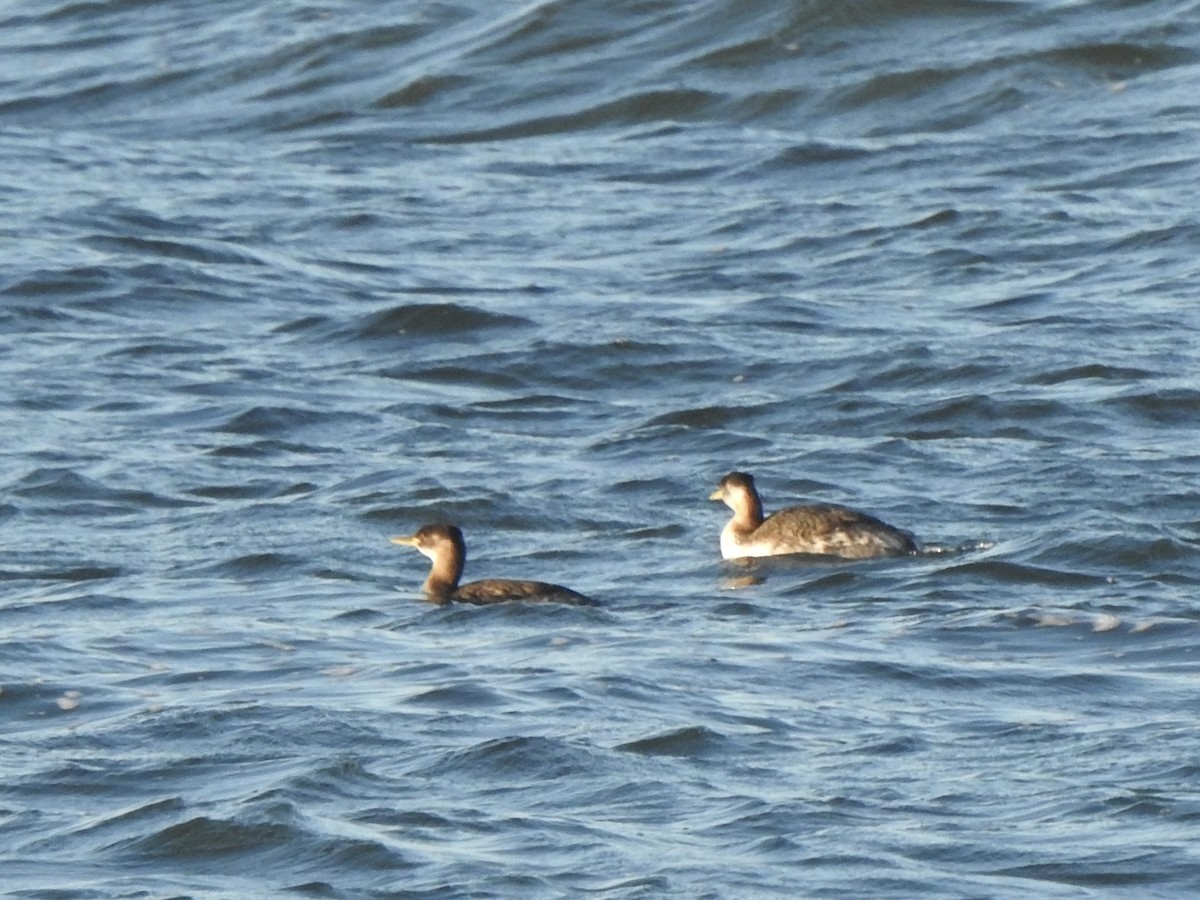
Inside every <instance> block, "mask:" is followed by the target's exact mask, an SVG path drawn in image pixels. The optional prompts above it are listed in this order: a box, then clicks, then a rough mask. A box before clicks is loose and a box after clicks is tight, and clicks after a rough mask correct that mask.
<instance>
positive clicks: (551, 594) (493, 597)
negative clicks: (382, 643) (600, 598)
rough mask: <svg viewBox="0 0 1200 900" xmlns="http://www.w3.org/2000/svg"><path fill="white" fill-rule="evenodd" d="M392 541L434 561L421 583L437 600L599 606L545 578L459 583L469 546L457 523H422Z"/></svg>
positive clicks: (426, 594) (475, 602)
mask: <svg viewBox="0 0 1200 900" xmlns="http://www.w3.org/2000/svg"><path fill="white" fill-rule="evenodd" d="M392 543H393V544H401V545H403V546H406V547H415V548H416V549H417V550H418V551H420V552H421V553H422V554H424V555H425V556H427V557H429V559H431V560H432V561H433V565H432V566H431V567H430V570H429V577H428V578H426V579H425V583H424V584H423V585H422V586H421V589H422V590H423V591H424V593H425V596H426V597H428V598H429V599H430V600H431V601H433V602H434V603H450V602H457V603H471V604H474V605H476V606H481V605H486V604H489V603H504V602H507V601H510V600H525V601H528V602H533V603H568V604H571V605H574V606H598V605H599V604H598V603H596V601H595V600H593V599H591V598H590V597H585V596H584V595H583V594H580V593H578V592H577V591H573V590H571V589H570V588H565V587H563V586H562V585H559V584H549V583H547V582H544V581H517V580H513V579H509V578H485V579H483V580H482V581H471V582H468V583H467V584H463V585H460V584H459V583H458V582H459V579H460V578H462V571H463V565H464V564H465V563H466V561H467V545H466V542H465V541H464V540H463V535H462V531H461V530H460V529H459V528H458V527H457V526H455V525H443V524H433V525H422V526H421V527H420V528H419V529H417V532H416V533H415V534H412V535H405V536H401V537H394V538H392Z"/></svg>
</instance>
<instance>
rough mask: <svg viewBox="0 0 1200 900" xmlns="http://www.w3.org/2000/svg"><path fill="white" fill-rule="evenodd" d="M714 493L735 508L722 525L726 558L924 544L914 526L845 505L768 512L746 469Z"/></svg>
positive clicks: (866, 553)
mask: <svg viewBox="0 0 1200 900" xmlns="http://www.w3.org/2000/svg"><path fill="white" fill-rule="evenodd" d="M709 499H710V500H720V501H722V502H723V503H725V505H726V506H728V507H729V508H730V509H732V510H733V518H732V519H730V520H729V522H728V523H726V525H725V528H724V529H722V531H721V556H722V557H723V558H725V559H740V558H743V557H753V556H780V555H783V554H789V553H813V554H821V555H826V556H840V557H842V558H844V559H870V558H873V557H879V556H904V555H907V554H911V553H916V552H917V549H918V545H917V541H916V539H915V538H914V537H913V536H912V535H911V534H909V533H908V532H906V531H901V530H900V529H898V528H893V527H892V526H891V525H888V524H887V523H886V522H882V521H880V520H879V519H877V518H875V517H874V516H870V515H867V514H866V513H863V512H859V511H858V510H854V509H848V508H847V507H844V506H833V505H811V506H792V507H788V508H787V509H781V510H779V511H778V512H776V513H773V514H772V515H770V516H768V517H766V518H764V517H763V511H762V501H761V500H760V499H759V496H758V489H757V488H756V487H755V486H754V479H753V477H751V476H750V475H747V474H746V473H744V472H731V473H729V474H728V475H726V476H725V477H724V478H722V479H721V483H720V486H719V487H718V488H717V490H716V491H714V492H713V493H712V495H711V496H710V497H709Z"/></svg>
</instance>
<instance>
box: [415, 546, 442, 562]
mask: <svg viewBox="0 0 1200 900" xmlns="http://www.w3.org/2000/svg"><path fill="white" fill-rule="evenodd" d="M417 550H418V552H419V553H420V554H421V555H422V556H427V557H429V558H430V559H437V552H436V551H435V550H434V549H433V548H432V547H418V548H417Z"/></svg>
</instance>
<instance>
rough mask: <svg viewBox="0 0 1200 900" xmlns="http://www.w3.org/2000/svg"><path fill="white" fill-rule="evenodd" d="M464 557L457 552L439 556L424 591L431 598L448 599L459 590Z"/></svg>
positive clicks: (426, 581)
mask: <svg viewBox="0 0 1200 900" xmlns="http://www.w3.org/2000/svg"><path fill="white" fill-rule="evenodd" d="M464 562H465V560H464V559H463V555H462V554H461V553H457V552H449V553H442V554H439V555H438V557H437V558H436V559H434V561H433V566H432V567H431V568H430V570H429V577H428V578H426V579H425V584H424V585H423V586H422V589H423V590H424V591H425V593H426V594H428V595H429V596H430V597H435V598H436V597H448V596H449V595H450V594H453V593H454V592H455V591H456V590H458V580H459V579H460V578H462V570H463V563H464Z"/></svg>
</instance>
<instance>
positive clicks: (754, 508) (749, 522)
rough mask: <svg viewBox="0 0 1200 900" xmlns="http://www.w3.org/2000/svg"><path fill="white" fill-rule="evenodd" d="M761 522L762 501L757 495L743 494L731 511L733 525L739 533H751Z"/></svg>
mask: <svg viewBox="0 0 1200 900" xmlns="http://www.w3.org/2000/svg"><path fill="white" fill-rule="evenodd" d="M762 521H763V511H762V501H761V500H759V499H758V495H757V494H743V495H742V497H741V502H740V503H738V505H737V506H736V507H734V510H733V523H734V526H735V527H736V528H737V529H738V530H739V531H753V530H754V529H755V528H757V527H758V526H759V525H761V524H762Z"/></svg>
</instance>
